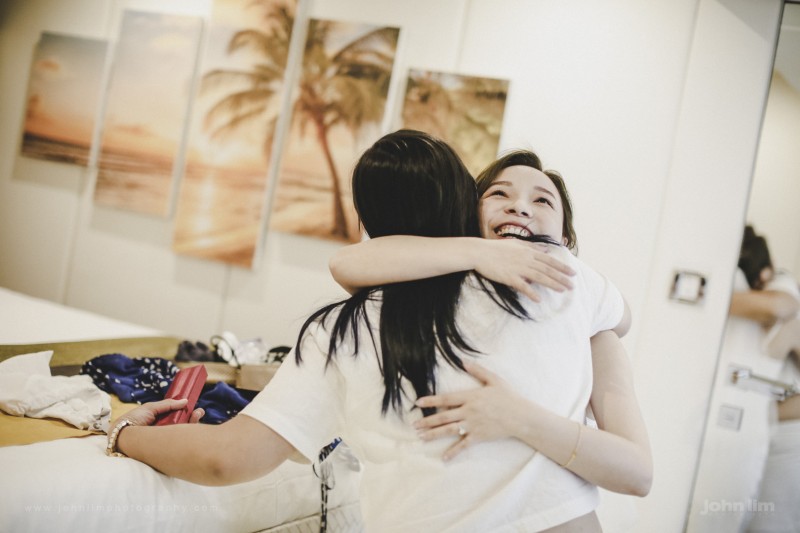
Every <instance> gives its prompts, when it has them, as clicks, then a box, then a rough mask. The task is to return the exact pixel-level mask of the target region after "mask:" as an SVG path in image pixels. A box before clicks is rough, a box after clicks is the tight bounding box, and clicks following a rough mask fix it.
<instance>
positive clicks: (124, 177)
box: [94, 11, 202, 217]
mask: <svg viewBox="0 0 800 533" xmlns="http://www.w3.org/2000/svg"><path fill="white" fill-rule="evenodd" d="M201 29H202V19H201V18H199V17H188V16H181V15H167V14H162V13H151V12H143V11H125V12H124V13H123V16H122V21H121V26H120V32H119V38H118V40H117V44H116V47H115V53H114V60H113V67H112V72H111V80H110V83H109V88H108V94H107V101H106V108H105V118H104V122H103V134H102V141H101V145H100V153H99V156H98V164H97V166H98V171H97V183H96V185H95V192H94V201H95V203H97V204H100V205H105V206H111V207H117V208H120V209H126V210H130V211H136V212H139V213H145V214H150V215H157V216H162V217H166V216H168V215H169V212H170V206H171V199H172V191H173V189H174V175H175V172H174V171H175V162H176V158H177V156H178V153H179V150H180V148H181V144H182V143H181V139H182V136H183V130H184V128H185V122H186V114H187V110H188V107H189V102H190V96H191V87H192V79H193V76H194V69H195V65H196V57H197V50H198V45H199V40H200V32H201Z"/></svg>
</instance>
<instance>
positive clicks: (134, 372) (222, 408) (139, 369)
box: [81, 353, 255, 424]
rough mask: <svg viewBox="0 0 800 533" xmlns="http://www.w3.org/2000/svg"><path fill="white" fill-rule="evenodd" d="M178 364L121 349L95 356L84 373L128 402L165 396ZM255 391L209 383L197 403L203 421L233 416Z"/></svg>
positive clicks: (224, 384)
mask: <svg viewBox="0 0 800 533" xmlns="http://www.w3.org/2000/svg"><path fill="white" fill-rule="evenodd" d="M178 370H179V368H178V367H177V366H176V365H175V363H173V362H172V361H170V360H168V359H162V358H160V357H141V358H136V359H131V358H130V357H128V356H127V355H123V354H120V353H114V354H106V355H101V356H99V357H95V358H94V359H91V360H89V361H87V362H86V363H84V364H83V366H82V367H81V374H87V375H89V376H91V378H92V381H94V384H95V385H97V386H98V387H99V388H100V389H101V390H104V391H106V392H108V393H110V394H116V395H117V396H118V397H119V399H120V400H121V401H123V402H126V403H133V402H135V403H147V402H156V401H158V400H163V399H164V396H165V395H166V394H167V390H169V386H170V385H171V384H172V380H174V379H175V375H176V374H177V373H178ZM253 396H255V394H252V395H250V394H246V393H245V394H243V393H242V392H240V391H238V390H237V389H235V388H233V387H231V386H230V385H228V384H227V383H223V382H219V383H216V384H215V385H214V386H210V385H206V386H205V387H204V388H203V392H202V393H201V394H200V398H198V400H197V405H196V406H195V408H197V407H202V408H203V409H205V411H206V414H205V415H204V416H203V418H202V420H201V422H203V423H206V424H221V423H223V422H225V421H226V420H230V419H231V418H233V417H234V416H236V415H237V414H238V413H239V411H241V410H242V409H243V408H244V406H245V405H247V404H248V403H250V401H251V400H252V399H253Z"/></svg>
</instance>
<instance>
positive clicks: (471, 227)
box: [295, 130, 527, 414]
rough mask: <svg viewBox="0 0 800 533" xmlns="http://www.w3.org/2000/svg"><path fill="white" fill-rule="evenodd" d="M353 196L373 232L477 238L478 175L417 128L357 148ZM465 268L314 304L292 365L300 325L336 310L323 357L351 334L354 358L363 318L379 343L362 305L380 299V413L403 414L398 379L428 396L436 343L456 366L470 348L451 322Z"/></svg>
mask: <svg viewBox="0 0 800 533" xmlns="http://www.w3.org/2000/svg"><path fill="white" fill-rule="evenodd" d="M353 200H354V203H355V207H356V211H357V212H358V215H359V217H360V219H361V223H362V224H363V226H364V229H365V230H366V232H367V234H369V236H370V237H373V238H374V237H381V236H385V235H418V236H425V237H461V236H474V237H477V236H479V235H480V233H479V226H478V207H477V206H478V201H477V194H476V188H475V180H474V179H473V177H472V176H471V175H470V173H469V171H468V170H467V168H466V167H465V166H464V164H463V163H462V161H461V159H460V158H459V157H458V155H457V154H456V153H455V151H454V150H453V149H452V148H451V147H450V146H448V145H447V144H446V143H444V142H443V141H441V140H439V139H436V138H435V137H432V136H430V135H428V134H426V133H422V132H419V131H413V130H400V131H396V132H394V133H390V134H388V135H386V136H384V137H382V138H381V139H379V140H378V141H377V142H376V143H375V144H374V145H372V147H370V148H369V149H367V151H366V152H364V154H363V155H362V156H361V158H360V159H359V161H358V163H357V164H356V166H355V169H354V171H353ZM467 274H468V273H467V272H456V273H452V274H446V275H442V276H437V277H433V278H428V279H421V280H416V281H407V282H403V283H392V284H385V285H382V286H378V287H372V288H368V289H362V290H361V291H359V292H357V293H356V294H354V295H353V296H351V297H350V298H348V299H346V300H343V301H340V302H336V303H333V304H330V305H327V306H325V307H323V308H322V309H319V310H318V311H316V312H315V313H314V314H312V315H311V316H310V317H309V318H308V319H307V320H306V322H305V323H304V324H303V326H302V328H301V329H300V334H299V336H298V341H297V347H296V351H295V353H296V359H297V362H298V363H299V362H300V361H301V360H302V357H301V345H302V340H303V337H304V335H305V333H306V330H307V329H308V328H309V327H310V326H311V325H312V324H314V323H317V322H319V323H321V324H323V325H324V322H325V319H326V318H327V317H328V316H329V315H330V314H331V312H332V311H334V310H338V311H339V313H338V314H337V315H336V316H335V320H334V322H333V326H332V329H331V331H330V343H329V346H328V356H327V357H328V363H330V361H331V360H332V358H333V357H334V355H335V354H336V351H337V348H338V346H339V344H340V343H341V342H342V341H344V340H345V339H346V338H348V335H351V338H352V349H353V355H354V356H357V354H358V351H359V336H358V331H359V326H360V325H361V324H364V325H366V328H367V331H368V332H369V336H370V338H371V341H372V343H373V346H375V347H376V346H377V344H376V339H375V336H376V335H375V332H374V329H373V327H372V326H373V325H372V324H371V323H370V320H369V316H368V313H367V309H366V308H367V306H368V305H369V302H370V301H378V300H379V301H381V302H382V303H381V307H380V324H379V330H378V337H379V338H380V351H379V353H380V356H379V357H380V358H379V360H378V364H379V366H380V369H381V373H382V374H383V382H384V385H385V392H384V396H383V402H382V405H381V412H382V413H384V414H385V413H386V411H387V410H388V409H389V407H390V406H391V407H393V408H395V409H396V410H397V411H398V412H400V411H401V405H402V396H403V389H402V379H403V378H405V379H407V380H408V381H409V382H410V383H411V385H412V387H413V389H414V392H415V393H416V395H417V397H418V398H419V397H422V396H426V395H429V394H435V393H436V372H435V370H436V364H437V363H436V361H437V359H436V353H437V349H438V351H439V353H441V355H442V356H443V357H444V359H445V360H446V361H447V362H448V363H449V364H451V365H453V366H455V367H458V368H461V369H463V365H462V362H461V359H460V358H459V356H458V355H457V354H456V351H457V350H461V351H464V352H472V353H476V350H475V349H474V348H472V347H471V346H470V345H469V343H468V342H467V341H466V340H465V339H464V337H463V336H462V334H461V332H460V331H459V329H458V326H457V325H456V308H457V305H458V298H459V294H460V291H461V286H462V283H463V282H464V280H465V278H466V276H467ZM479 280H480V282H481V284H482V287H483V289H484V290H486V291H487V293H489V294H490V295H491V297H492V298H493V300H494V301H495V302H496V303H497V304H498V305H500V306H501V307H502V308H503V309H505V310H506V311H508V312H509V313H512V314H514V315H516V316H518V317H527V314H526V312H525V310H524V309H523V308H522V306H521V305H520V304H519V301H518V300H517V296H516V293H515V292H514V291H512V290H511V289H509V288H508V287H506V286H504V285H500V284H496V283H493V282H490V281H488V280H484V279H482V278H479ZM490 285H491V286H490ZM377 351H378V350H376V352H377ZM424 411H427V410H424ZM426 414H427V413H426Z"/></svg>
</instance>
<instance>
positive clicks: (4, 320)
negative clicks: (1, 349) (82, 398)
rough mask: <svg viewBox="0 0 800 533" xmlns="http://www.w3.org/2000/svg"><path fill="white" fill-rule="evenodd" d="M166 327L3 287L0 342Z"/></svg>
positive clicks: (108, 335) (120, 334)
mask: <svg viewBox="0 0 800 533" xmlns="http://www.w3.org/2000/svg"><path fill="white" fill-rule="evenodd" d="M159 335H164V332H163V331H158V330H157V329H153V328H148V327H145V326H139V325H136V324H131V323H128V322H123V321H121V320H115V319H113V318H108V317H104V316H101V315H97V314H95V313H90V312H88V311H83V310H80V309H74V308H72V307H67V306H64V305H61V304H58V303H55V302H51V301H48V300H42V299H40V298H34V297H33V296H28V295H26V294H20V293H18V292H14V291H11V290H9V289H6V288H3V287H0V344H34V343H45V342H70V341H83V340H87V339H114V338H118V339H121V338H126V337H155V336H159Z"/></svg>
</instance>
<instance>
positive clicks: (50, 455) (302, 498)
mask: <svg viewBox="0 0 800 533" xmlns="http://www.w3.org/2000/svg"><path fill="white" fill-rule="evenodd" d="M104 446H105V437H103V436H97V437H85V438H72V439H62V440H58V441H51V442H42V443H38V444H30V445H27V446H8V447H5V448H0V468H2V482H1V483H0V524H2V530H3V531H48V532H57V531H64V532H75V531H114V532H116V531H137V532H140V531H153V532H155V531H158V532H162V531H169V532H175V531H186V532H195V531H208V532H214V533H218V532H223V531H224V532H236V531H242V532H244V531H258V530H260V529H266V528H268V527H272V526H275V525H277V524H282V523H285V522H288V521H291V520H297V519H299V518H303V517H306V516H309V515H312V514H315V513H317V512H319V506H320V489H319V481H318V480H317V478H316V477H315V476H314V475H313V474H312V472H311V467H310V466H309V465H301V464H298V463H292V462H289V461H287V462H286V463H284V464H283V465H281V466H280V467H279V468H278V469H276V470H275V471H274V472H272V473H271V474H269V475H267V476H265V477H263V478H261V479H258V480H255V481H250V482H248V483H241V484H239V485H231V486H228V487H204V486H200V485H195V484H193V483H189V482H186V481H182V480H179V479H174V478H169V477H167V476H164V475H162V474H159V473H158V472H156V471H154V470H153V469H152V468H150V467H149V466H147V465H145V464H143V463H139V462H138V461H134V460H132V459H127V458H116V457H107V456H106V455H105V453H104ZM332 457H333V458H335V457H336V455H335V454H334V455H332ZM334 468H335V474H334V475H335V477H336V486H335V488H334V489H333V490H332V491H330V494H329V506H330V507H331V508H335V507H337V506H339V505H342V504H344V503H350V502H355V501H357V487H356V485H357V483H356V482H355V475H354V473H353V472H352V471H351V470H349V468H348V467H347V466H346V465H345V463H344V462H343V461H341V460H338V459H337V460H334Z"/></svg>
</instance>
